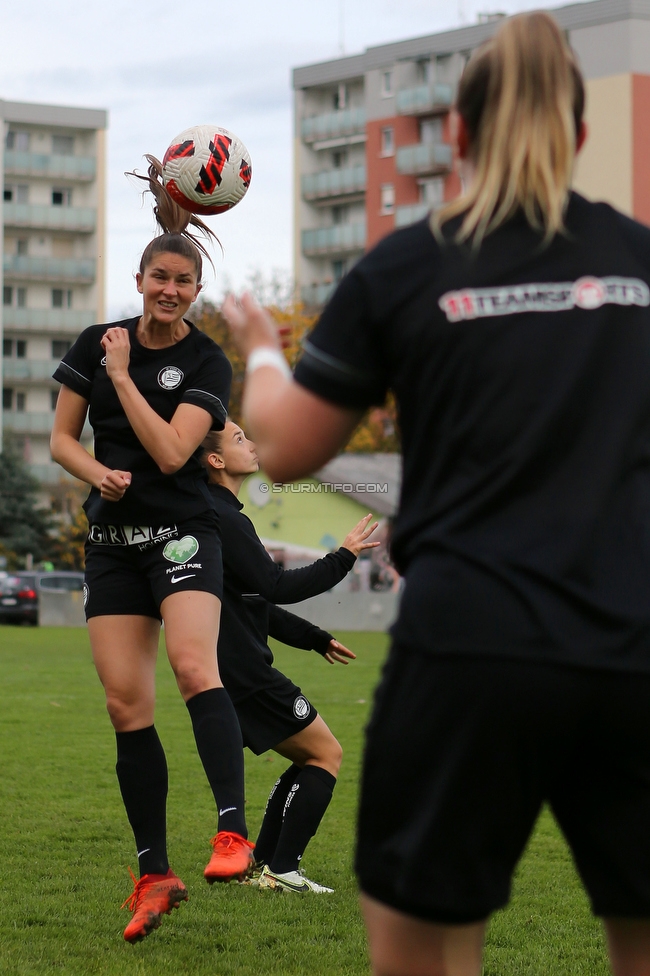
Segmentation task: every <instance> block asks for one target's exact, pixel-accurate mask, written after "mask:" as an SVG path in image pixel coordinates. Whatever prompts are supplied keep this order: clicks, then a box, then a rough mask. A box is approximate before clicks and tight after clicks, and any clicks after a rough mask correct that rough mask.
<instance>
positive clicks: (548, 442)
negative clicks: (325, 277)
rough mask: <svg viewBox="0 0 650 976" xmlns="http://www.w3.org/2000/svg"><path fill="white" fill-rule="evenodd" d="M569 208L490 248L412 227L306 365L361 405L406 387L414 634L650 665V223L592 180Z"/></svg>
mask: <svg viewBox="0 0 650 976" xmlns="http://www.w3.org/2000/svg"><path fill="white" fill-rule="evenodd" d="M566 223H567V233H566V234H565V235H558V236H556V238H555V239H554V240H553V241H552V242H551V244H550V245H549V246H547V247H543V246H542V243H541V239H540V235H539V234H537V233H536V232H535V231H533V230H532V229H531V228H530V227H529V225H528V224H527V223H526V221H525V220H524V219H523V216H517V217H515V218H514V219H512V220H510V221H509V222H508V223H507V224H506V225H505V226H503V227H502V228H500V229H499V230H498V231H496V232H495V233H493V234H491V235H489V236H488V237H487V239H486V240H485V241H484V243H483V245H482V247H481V248H480V250H479V251H478V253H477V254H476V253H473V252H472V250H471V248H470V247H460V246H457V245H455V244H451V243H447V244H444V245H442V246H440V245H439V244H438V243H437V242H436V240H435V238H434V236H433V234H432V233H431V230H430V228H429V225H428V222H427V221H423V222H421V223H419V224H416V225H414V226H412V227H409V228H406V229H404V230H401V231H398V232H396V233H395V234H393V235H391V236H390V237H388V238H386V239H385V240H383V241H382V242H381V243H380V244H379V245H378V246H377V247H376V248H375V249H374V250H373V251H371V252H370V253H369V254H367V255H366V256H365V257H364V258H363V259H362V260H361V261H360V262H359V263H358V264H357V265H356V267H355V268H354V269H353V270H352V271H351V272H350V274H349V275H348V276H347V277H346V278H345V279H344V280H343V282H342V283H341V285H340V286H339V288H338V289H337V291H336V293H335V294H334V296H333V297H332V299H331V301H330V303H329V305H328V306H327V307H326V309H325V311H324V312H323V315H322V317H321V319H320V321H319V323H318V324H317V326H316V328H315V330H314V331H313V333H312V335H311V337H310V339H309V342H308V344H307V346H306V351H305V354H304V355H303V358H302V359H301V361H300V363H299V364H298V367H297V370H296V374H295V377H296V380H297V381H298V382H299V383H301V384H302V385H303V386H305V387H306V388H307V389H309V390H311V391H313V392H314V393H316V394H318V395H319V396H321V397H324V398H325V399H327V400H329V401H332V402H334V403H337V404H340V405H342V406H347V407H355V408H365V407H368V406H370V405H372V404H380V403H382V402H383V400H384V397H385V395H386V391H387V390H388V389H389V388H390V389H392V390H393V391H394V393H395V396H396V400H397V404H398V410H399V421H400V429H401V435H402V446H403V455H404V479H403V487H402V497H401V500H400V506H399V512H398V515H397V518H396V522H395V526H394V535H393V556H394V559H395V562H396V565H397V566H398V568H399V569H400V571H401V572H402V573H404V574H405V575H406V580H407V583H406V590H405V593H404V598H403V600H402V606H401V611H400V616H399V620H398V622H397V624H396V626H395V628H394V636H395V637H396V639H398V640H400V641H404V642H407V643H409V644H410V645H412V646H414V647H416V648H419V649H421V650H428V651H431V652H438V653H440V652H442V653H459V652H460V653H469V654H490V655H505V656H509V657H516V658H524V659H531V658H532V659H536V660H553V661H561V662H566V663H571V664H578V665H583V666H584V665H586V666H593V667H608V668H614V669H621V670H638V671H646V672H647V671H650V309H649V307H648V306H649V304H650V290H649V288H648V284H649V283H650V229H648V228H647V227H644V226H642V225H641V224H638V223H636V222H634V221H632V220H630V219H628V218H627V217H624V216H623V215H621V214H620V213H618V212H617V211H615V210H613V209H612V208H611V207H609V206H607V205H605V204H593V203H589V202H587V201H586V200H584V199H583V198H582V197H580V196H578V195H577V194H572V195H571V198H570V201H569V207H568V211H567V218H566ZM455 226H457V224H456V225H455ZM453 230H454V226H453V225H452V227H450V230H449V233H447V232H446V237H448V239H449V240H450V239H451V232H452V231H453Z"/></svg>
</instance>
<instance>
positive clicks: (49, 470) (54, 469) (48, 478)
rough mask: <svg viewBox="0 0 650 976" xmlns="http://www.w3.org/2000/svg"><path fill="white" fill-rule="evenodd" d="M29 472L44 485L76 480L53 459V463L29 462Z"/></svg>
mask: <svg viewBox="0 0 650 976" xmlns="http://www.w3.org/2000/svg"><path fill="white" fill-rule="evenodd" d="M83 436H84V437H85V436H86V431H85V430H84V435H83ZM27 467H28V468H29V473H30V474H31V475H32V477H33V478H36V480H37V481H40V483H41V484H42V485H58V484H60V483H61V482H62V481H65V482H74V481H75V480H76V479H75V478H74V477H73V476H72V475H71V474H68V472H67V471H64V470H63V468H62V467H61V465H59V464H55V463H54V461H52V463H51V464H29V465H28V466H27Z"/></svg>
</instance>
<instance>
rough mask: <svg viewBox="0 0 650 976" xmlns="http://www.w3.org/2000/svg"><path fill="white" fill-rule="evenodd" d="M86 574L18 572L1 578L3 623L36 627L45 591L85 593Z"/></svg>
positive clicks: (0, 593) (0, 607)
mask: <svg viewBox="0 0 650 976" xmlns="http://www.w3.org/2000/svg"><path fill="white" fill-rule="evenodd" d="M83 581H84V577H83V573H66V572H60V573H57V572H50V573H43V572H18V573H8V574H6V575H4V576H0V621H2V622H3V623H7V622H16V623H27V624H33V625H36V624H37V623H38V595H39V592H40V591H41V590H68V591H71V590H82V589H83Z"/></svg>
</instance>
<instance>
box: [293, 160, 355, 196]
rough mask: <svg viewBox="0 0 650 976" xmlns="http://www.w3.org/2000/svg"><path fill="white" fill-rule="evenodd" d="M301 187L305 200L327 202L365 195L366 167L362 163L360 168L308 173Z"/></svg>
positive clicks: (353, 167) (347, 167) (348, 167)
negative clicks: (356, 194)
mask: <svg viewBox="0 0 650 976" xmlns="http://www.w3.org/2000/svg"><path fill="white" fill-rule="evenodd" d="M301 185H302V195H303V197H304V199H305V200H325V199H331V197H342V196H349V195H350V194H351V193H363V191H364V190H365V188H366V167H365V166H364V165H363V163H361V164H359V165H358V166H346V167H342V168H341V169H327V170H324V171H323V172H321V173H307V174H306V175H305V176H303V178H302V181H301Z"/></svg>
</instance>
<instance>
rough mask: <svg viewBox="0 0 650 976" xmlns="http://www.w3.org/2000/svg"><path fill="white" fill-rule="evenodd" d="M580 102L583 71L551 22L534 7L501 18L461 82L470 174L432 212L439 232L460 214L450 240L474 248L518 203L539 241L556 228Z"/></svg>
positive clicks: (578, 122) (459, 106)
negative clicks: (464, 187) (459, 189)
mask: <svg viewBox="0 0 650 976" xmlns="http://www.w3.org/2000/svg"><path fill="white" fill-rule="evenodd" d="M584 104H585V92H584V84H583V80H582V76H581V74H580V71H579V69H578V66H577V63H576V60H575V57H574V55H573V52H572V51H571V49H570V47H569V45H568V43H567V41H566V38H565V36H564V34H563V33H562V31H561V30H560V28H559V27H558V25H557V23H556V22H555V20H553V18H552V17H550V16H549V14H547V13H543V12H537V13H531V14H518V15H517V16H515V17H510V18H509V19H508V20H507V21H505V22H504V24H503V25H502V26H501V27H500V28H499V30H498V31H497V32H496V34H495V35H494V37H492V38H491V39H490V40H489V41H487V42H486V43H485V44H482V45H481V47H479V48H478V49H477V50H476V51H475V53H474V54H473V56H472V57H471V58H470V60H469V62H468V64H467V67H466V69H465V72H464V74H463V77H462V78H461V81H460V84H459V87H458V99H457V103H456V107H457V109H458V112H459V114H460V115H461V117H462V119H463V121H464V123H465V126H466V128H467V134H468V139H469V157H470V159H471V161H472V162H473V164H474V170H475V175H474V179H473V181H472V183H471V185H470V186H469V188H468V189H467V190H466V191H465V192H464V193H462V194H461V195H460V196H459V197H458V198H457V199H456V200H454V201H452V202H451V203H449V204H447V205H446V206H445V207H443V208H442V210H440V211H438V213H437V214H436V215H434V217H433V218H432V228H433V231H434V233H435V234H436V236H438V237H439V236H440V227H441V225H442V224H444V223H445V222H446V221H448V220H450V219H451V218H452V217H456V216H458V215H459V214H464V218H463V221H462V224H461V226H460V229H459V231H458V233H457V235H456V240H457V241H464V240H467V239H469V238H471V239H472V242H473V245H474V246H475V247H478V246H480V244H481V241H482V240H483V238H484V237H485V236H486V235H487V234H489V233H491V232H492V231H493V230H496V229H497V227H500V226H501V225H502V224H503V223H504V222H505V221H507V220H508V219H509V218H510V217H512V216H513V214H514V213H515V212H516V211H517V210H522V211H523V213H524V215H525V217H526V219H527V221H528V223H529V224H530V226H531V227H533V228H535V229H536V230H539V231H543V232H544V240H545V241H548V240H550V239H551V238H552V237H553V236H554V234H556V233H558V232H562V231H563V230H564V211H565V208H566V203H567V199H568V193H569V187H570V183H571V177H572V172H573V164H574V159H575V149H576V137H577V135H578V133H579V131H580V127H581V124H582V116H583V111H584Z"/></svg>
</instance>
